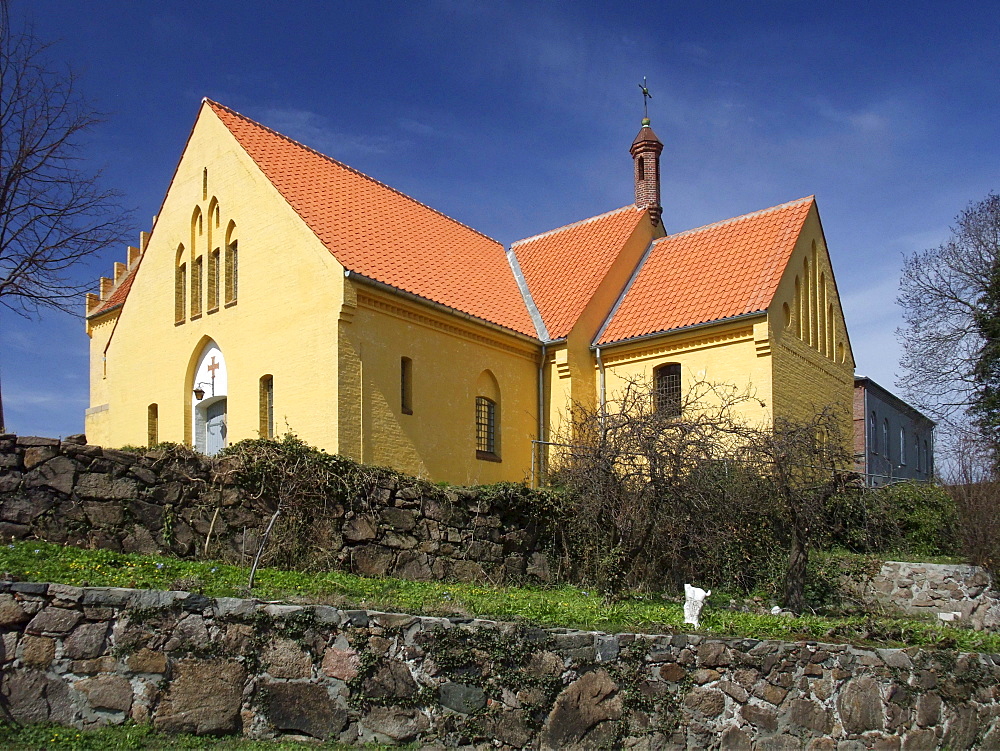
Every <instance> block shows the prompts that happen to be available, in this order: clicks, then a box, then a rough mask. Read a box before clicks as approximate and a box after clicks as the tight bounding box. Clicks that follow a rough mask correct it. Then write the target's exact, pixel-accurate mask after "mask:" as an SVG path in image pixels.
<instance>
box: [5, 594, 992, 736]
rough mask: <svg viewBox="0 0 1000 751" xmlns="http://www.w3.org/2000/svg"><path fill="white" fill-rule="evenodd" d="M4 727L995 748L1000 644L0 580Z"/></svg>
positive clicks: (262, 734) (251, 734) (260, 734)
mask: <svg viewBox="0 0 1000 751" xmlns="http://www.w3.org/2000/svg"><path fill="white" fill-rule="evenodd" d="M0 701H2V709H3V710H4V711H5V713H6V714H8V715H11V716H13V718H15V719H16V720H18V721H20V722H36V721H54V722H57V723H61V724H65V725H71V726H76V727H80V728H84V727H93V726H98V725H105V724H114V723H122V722H124V721H126V720H127V719H132V720H135V721H137V722H140V723H152V724H153V725H154V726H155V727H157V728H159V729H161V730H163V731H167V732H188V733H198V734H228V733H242V734H244V735H248V736H254V737H275V736H288V735H293V736H311V737H314V738H324V739H338V740H341V741H344V742H348V743H356V742H359V741H360V742H364V741H376V742H380V743H409V742H417V743H419V744H421V745H422V746H458V745H466V744H480V743H481V744H484V747H486V745H490V747H495V748H542V749H550V748H551V749H556V748H559V749H561V748H573V747H576V748H599V747H609V746H613V747H625V748H635V749H654V748H727V749H750V748H753V747H756V748H767V749H801V748H807V749H811V751H821V750H824V751H825V750H830V751H833V750H836V751H861V749H918V748H919V749H931V748H938V747H946V748H949V749H966V748H998V747H1000V723H998V717H1000V656H988V655H978V654H956V653H953V652H947V651H927V650H921V649H906V650H898V649H861V648H856V647H852V646H846V645H831V644H818V643H815V642H797V643H782V642H776V641H758V640H756V639H713V638H707V637H703V636H695V635H684V634H674V635H665V636H650V635H644V634H618V635H610V634H603V633H592V632H582V631H567V630H564V629H548V630H543V629H537V628H526V627H523V626H515V625H512V624H504V623H495V622H490V621H481V620H469V619H445V618H429V617H415V616H411V615H400V614H392V613H379V612H370V611H361V610H346V611H345V610H337V609H335V608H332V607H326V606H310V607H302V606H293V605H281V604H269V603H262V602H259V601H255V600H240V599H227V598H219V599H211V598H208V597H205V596H202V595H199V594H192V593H188V592H159V591H140V590H129V589H109V588H86V589H81V588H75V587H67V586H63V585H51V584H50V585H47V584H33V583H22V582H14V583H11V582H0Z"/></svg>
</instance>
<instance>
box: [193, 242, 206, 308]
mask: <svg viewBox="0 0 1000 751" xmlns="http://www.w3.org/2000/svg"><path fill="white" fill-rule="evenodd" d="M203 273H204V259H203V258H202V257H201V256H198V257H197V258H195V259H194V265H193V266H192V267H191V317H192V318H195V317H197V316H200V315H201V282H202V274H203Z"/></svg>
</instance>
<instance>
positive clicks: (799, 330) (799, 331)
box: [795, 277, 802, 339]
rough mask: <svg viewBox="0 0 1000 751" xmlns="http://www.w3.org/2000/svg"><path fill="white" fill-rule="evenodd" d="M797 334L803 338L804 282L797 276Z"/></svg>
mask: <svg viewBox="0 0 1000 751" xmlns="http://www.w3.org/2000/svg"><path fill="white" fill-rule="evenodd" d="M795 319H796V320H795V335H796V336H798V338H799V339H801V338H802V283H801V282H800V281H799V278H798V277H795Z"/></svg>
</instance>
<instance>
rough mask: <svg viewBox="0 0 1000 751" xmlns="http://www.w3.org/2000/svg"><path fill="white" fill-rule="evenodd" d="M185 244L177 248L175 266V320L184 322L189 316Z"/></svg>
mask: <svg viewBox="0 0 1000 751" xmlns="http://www.w3.org/2000/svg"><path fill="white" fill-rule="evenodd" d="M183 258H184V246H183V245H181V246H180V247H179V248H177V259H176V262H175V266H174V322H175V323H184V320H185V318H186V317H187V264H185V263H184V262H183V260H182V259H183Z"/></svg>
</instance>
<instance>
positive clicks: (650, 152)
mask: <svg viewBox="0 0 1000 751" xmlns="http://www.w3.org/2000/svg"><path fill="white" fill-rule="evenodd" d="M629 151H631V152H632V161H633V162H634V163H635V205H636V206H637V207H638V208H640V209H649V218H650V219H651V220H652V222H653V226H654V227H655V226H657V225H658V224H659V223H660V215H661V214H662V213H663V208H662V207H661V206H660V153H661V152H662V151H663V143H662V142H661V141H660V139H659V138H657V137H656V134H655V133H654V132H653V129H652V128H650V127H649V118H648V117H644V118H642V127H641V128H640V129H639V134H638V135H637V136H636V137H635V140H634V141H632V148H631V149H629Z"/></svg>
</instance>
